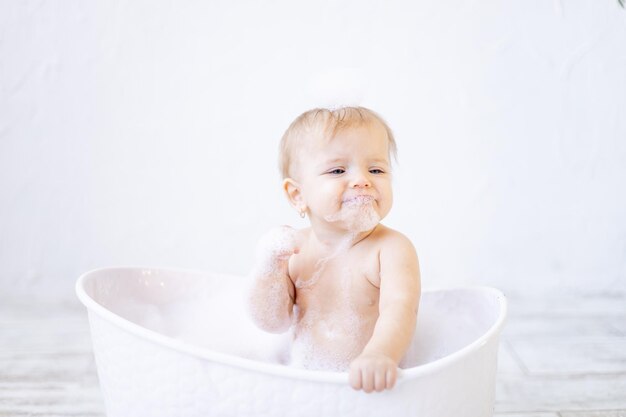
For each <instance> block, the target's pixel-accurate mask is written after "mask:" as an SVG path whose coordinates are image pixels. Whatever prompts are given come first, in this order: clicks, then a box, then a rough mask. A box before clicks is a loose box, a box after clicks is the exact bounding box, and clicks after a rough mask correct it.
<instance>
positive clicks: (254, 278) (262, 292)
mask: <svg viewBox="0 0 626 417" xmlns="http://www.w3.org/2000/svg"><path fill="white" fill-rule="evenodd" d="M296 234H297V231H296V230H295V229H293V228H291V227H288V226H281V227H277V228H274V229H271V230H270V231H269V232H268V233H266V234H265V235H264V236H262V237H261V239H259V243H258V244H257V251H256V261H255V266H254V268H253V270H252V273H251V282H250V292H249V303H248V305H249V312H250V316H251V318H252V320H253V321H254V323H255V324H256V325H257V326H258V327H260V328H261V329H263V330H265V331H268V332H271V333H282V332H284V331H286V330H287V329H289V327H290V326H291V315H292V310H293V297H294V290H293V283H292V282H291V280H290V279H289V273H288V268H289V257H290V256H291V255H293V254H294V253H295V252H296V251H297V242H296Z"/></svg>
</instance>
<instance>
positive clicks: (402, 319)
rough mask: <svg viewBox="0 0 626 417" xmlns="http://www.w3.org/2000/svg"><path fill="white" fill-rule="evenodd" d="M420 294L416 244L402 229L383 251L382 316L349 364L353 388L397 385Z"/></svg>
mask: <svg viewBox="0 0 626 417" xmlns="http://www.w3.org/2000/svg"><path fill="white" fill-rule="evenodd" d="M419 298H420V273H419V262H418V259H417V254H416V253H415V248H414V247H413V245H412V244H411V241H410V240H409V239H407V238H406V237H405V236H403V235H401V234H399V233H398V234H397V235H393V236H390V237H389V238H388V239H386V241H385V242H383V249H381V252H380V301H379V316H378V320H377V321H376V326H375V327H374V333H373V334H372V337H371V339H370V341H369V342H368V343H367V345H366V346H365V348H364V349H363V352H362V353H361V354H360V355H359V356H358V357H357V358H356V359H355V360H354V361H352V363H351V364H350V385H352V387H353V388H354V389H363V390H364V391H365V392H372V391H383V390H384V389H389V388H392V387H393V386H394V384H395V382H396V378H397V368H398V363H399V362H400V360H401V359H402V357H403V356H404V354H405V352H406V350H407V349H408V346H409V344H410V343H411V339H412V338H413V333H414V331H415V325H416V320H417V308H418V305H419Z"/></svg>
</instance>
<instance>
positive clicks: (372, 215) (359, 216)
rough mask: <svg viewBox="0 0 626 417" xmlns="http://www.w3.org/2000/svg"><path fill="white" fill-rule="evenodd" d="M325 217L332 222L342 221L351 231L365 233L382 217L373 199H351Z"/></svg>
mask: <svg viewBox="0 0 626 417" xmlns="http://www.w3.org/2000/svg"><path fill="white" fill-rule="evenodd" d="M324 219H325V220H326V221H328V222H331V223H335V222H337V223H340V224H341V225H342V226H343V227H345V228H346V230H348V231H349V232H351V233H363V232H368V231H370V230H372V229H373V228H374V227H376V225H378V223H380V221H381V219H382V218H381V216H380V214H378V212H377V211H376V209H375V207H374V201H373V200H351V201H349V202H347V203H344V204H342V206H341V209H340V210H339V211H337V212H336V213H333V214H330V215H328V216H325V217H324Z"/></svg>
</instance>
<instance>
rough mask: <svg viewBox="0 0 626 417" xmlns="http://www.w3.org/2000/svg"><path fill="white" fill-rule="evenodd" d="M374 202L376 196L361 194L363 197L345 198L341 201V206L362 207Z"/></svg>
mask: <svg viewBox="0 0 626 417" xmlns="http://www.w3.org/2000/svg"><path fill="white" fill-rule="evenodd" d="M374 200H375V198H374V196H371V195H366V194H361V195H355V196H351V197H348V198H344V199H343V200H342V201H341V204H342V205H348V206H360V205H363V204H369V203H373V202H374Z"/></svg>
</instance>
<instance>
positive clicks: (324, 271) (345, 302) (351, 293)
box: [291, 251, 380, 316]
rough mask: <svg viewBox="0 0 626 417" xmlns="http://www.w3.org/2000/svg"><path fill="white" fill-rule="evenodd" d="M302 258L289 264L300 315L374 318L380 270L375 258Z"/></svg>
mask: <svg viewBox="0 0 626 417" xmlns="http://www.w3.org/2000/svg"><path fill="white" fill-rule="evenodd" d="M303 255H304V256H300V257H299V259H296V261H297V262H294V263H293V268H292V270H293V274H292V277H291V278H292V280H293V282H294V285H295V288H296V300H295V301H296V304H297V305H298V306H299V307H300V309H301V310H302V311H303V312H306V311H307V310H314V311H316V312H318V313H320V314H338V313H341V312H345V311H347V310H349V311H352V312H353V313H356V314H358V315H360V316H370V315H373V314H375V315H377V314H378V299H379V292H380V291H379V287H380V266H379V262H378V256H377V255H376V254H371V253H364V252H363V251H353V252H350V253H345V254H342V255H339V256H335V257H330V258H318V259H315V258H314V257H307V256H306V254H303Z"/></svg>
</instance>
